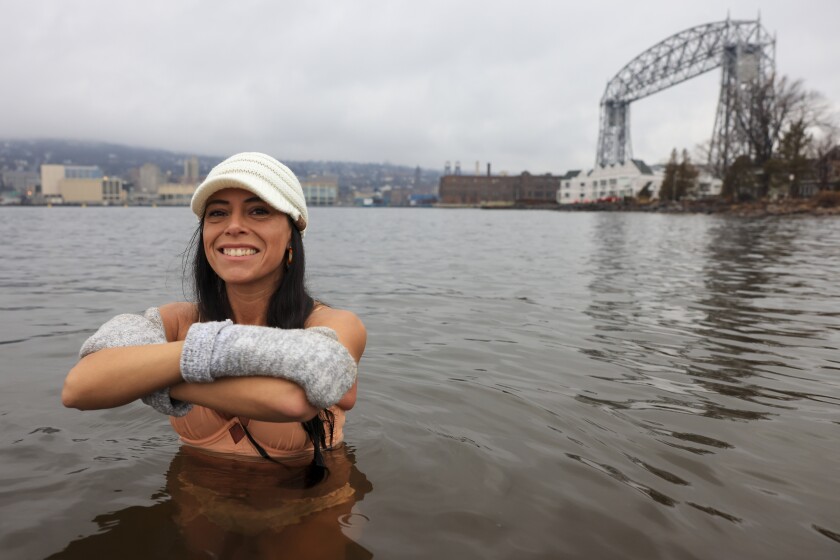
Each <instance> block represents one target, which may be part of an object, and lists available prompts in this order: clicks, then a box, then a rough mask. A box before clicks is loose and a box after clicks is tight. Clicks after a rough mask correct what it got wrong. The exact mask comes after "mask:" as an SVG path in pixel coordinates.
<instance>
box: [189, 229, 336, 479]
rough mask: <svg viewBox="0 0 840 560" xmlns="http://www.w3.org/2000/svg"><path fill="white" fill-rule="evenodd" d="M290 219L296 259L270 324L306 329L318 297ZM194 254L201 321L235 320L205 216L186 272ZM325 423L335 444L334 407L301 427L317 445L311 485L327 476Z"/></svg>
mask: <svg viewBox="0 0 840 560" xmlns="http://www.w3.org/2000/svg"><path fill="white" fill-rule="evenodd" d="M287 218H288V219H289V225H290V226H291V229H292V238H291V243H290V246H291V248H292V255H293V258H292V262H291V263H290V264H287V263H286V262H285V260H284V262H283V263H281V264H280V266H284V267H285V271H284V273H283V279H282V280H281V281H280V285H279V286H277V289H276V290H275V291H274V293H273V294H272V295H271V299H270V300H269V302H268V314H267V317H266V323H267V325H268V326H269V327H276V328H279V329H302V328H304V325H305V323H306V319H307V318H309V315H310V314H311V313H312V310H313V309H314V308H315V300H313V299H312V296H310V295H309V292H308V291H307V289H306V283H305V276H306V274H305V273H306V258H305V257H304V254H303V238H302V236H301V234H300V232H299V231H298V229H297V227H295V225H294V222H292V219H291V218H290V217H288V216H287ZM190 254H192V263H191V265H190V266H191V268H192V280H193V296H194V298H195V302H196V305H197V306H198V320H199V321H224V320H226V319H233V310H232V309H231V307H230V301H229V300H228V295H227V289H226V288H225V281H224V280H222V279H221V278H220V277H219V275H218V274H216V271H215V270H213V267H211V266H210V263H209V262H208V261H207V254H206V253H205V252H204V218H201V221H200V223H199V224H198V228H197V229H196V231H195V233H193V236H192V239H191V240H190V248H189V249H188V251H187V253H185V260H184V268H185V272H186V268H187V266H188V262H189V260H190V259H189V255H190ZM185 276H186V274H185ZM324 423H326V424H327V425H329V429H330V446H332V443H333V430H334V427H335V415H334V414H333V413H332V412H331V411H330V410H328V409H324V410H322V411H321V412H320V413H319V414H318V415H317V416H315V417H313V418H310V419H309V420H307V421H306V422H301V426H303V429H304V431H305V432H306V435H307V436H308V437H309V440H310V441H311V442H312V446H313V448H314V457H313V459H312V463H311V465H310V468H309V471H308V473H307V475H306V478H307V481H308V484H307V485H311V484H316V483H318V482H320V481H321V480H323V479H324V478H325V477H326V475H327V468H326V464H325V462H324V457H323V455H322V454H321V447H327V434H326V430H325V429H324Z"/></svg>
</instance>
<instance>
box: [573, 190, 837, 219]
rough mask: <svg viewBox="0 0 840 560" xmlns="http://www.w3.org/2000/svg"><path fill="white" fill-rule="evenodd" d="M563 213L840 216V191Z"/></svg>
mask: <svg viewBox="0 0 840 560" xmlns="http://www.w3.org/2000/svg"><path fill="white" fill-rule="evenodd" d="M559 210H564V211H596V212H597V211H601V212H662V213H668V214H725V215H732V216H742V217H751V218H754V217H763V216H794V215H810V216H840V192H823V193H820V194H818V195H817V196H815V197H812V198H801V199H794V198H788V199H779V200H756V201H749V202H727V201H725V200H721V199H707V200H686V201H680V202H661V201H652V202H649V203H642V202H596V203H592V204H567V205H563V206H560V207H559Z"/></svg>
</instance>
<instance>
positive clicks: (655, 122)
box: [0, 1, 840, 173]
mask: <svg viewBox="0 0 840 560" xmlns="http://www.w3.org/2000/svg"><path fill="white" fill-rule="evenodd" d="M759 11H760V15H761V21H762V24H763V25H764V26H765V28H766V29H767V30H768V31H769V32H770V33H775V34H776V35H777V50H776V63H777V71H778V72H779V73H780V74H784V75H787V76H789V77H791V78H793V79H802V80H803V81H804V84H805V87H806V88H807V89H811V90H816V91H818V92H820V93H822V94H823V95H824V96H825V98H826V99H827V101H828V102H829V103H830V104H831V105H832V107H833V109H834V110H835V111H836V110H837V108H838V100H840V76H838V75H837V74H836V72H835V71H834V66H835V64H834V63H833V58H834V54H833V53H835V52H838V49H840V38H839V37H838V36H837V34H836V33H835V30H834V22H835V21H837V19H838V16H840V5H837V4H836V2H827V1H826V2H812V3H811V5H810V6H809V7H808V8H807V9H803V8H802V7H797V6H793V5H788V4H786V3H783V2H777V1H773V2H757V3H746V2H734V3H733V2H729V3H725V2H716V1H714V2H708V3H704V4H703V5H679V6H674V5H673V4H672V3H666V2H646V3H644V4H643V5H639V6H635V7H632V8H628V7H626V5H624V4H620V3H617V2H599V3H594V4H592V5H586V6H583V5H575V6H571V7H567V6H563V5H559V4H557V3H551V2H526V3H524V4H521V5H518V6H516V7H514V6H509V5H495V4H492V3H490V4H487V3H475V2H464V3H458V4H457V5H450V4H444V3H434V2H432V3H430V4H423V5H416V4H409V3H401V2H397V3H384V2H362V3H355V4H353V6H343V5H332V4H327V3H314V4H311V3H310V4H307V5H304V6H301V5H287V6H277V5H275V4H273V3H266V2H258V1H252V2H240V3H237V4H223V3H195V2H186V1H177V2H171V3H169V2H166V3H164V2H159V1H154V2H149V3H145V4H143V5H142V6H141V5H134V4H128V5H124V6H123V5H111V4H109V3H105V2H100V1H93V2H84V3H73V2H56V1H45V2H38V3H15V4H11V5H7V6H6V7H4V13H5V14H6V15H7V16H8V17H9V20H8V21H15V22H16V25H14V26H11V27H10V29H9V30H8V31H7V32H6V33H4V34H2V35H0V47H1V48H3V49H4V51H5V52H11V53H17V54H15V55H14V56H7V57H4V59H3V60H2V61H0V75H3V76H4V78H5V81H6V83H7V84H11V87H8V85H7V87H6V88H3V90H2V92H0V122H2V123H3V126H2V129H0V136H3V137H19V138H43V137H54V138H78V139H84V140H95V141H105V142H114V143H119V144H125V145H131V146H141V147H154V148H161V149H168V150H173V151H186V152H193V153H198V154H217V155H220V156H224V155H226V154H229V153H233V152H236V151H241V150H250V149H256V150H260V151H266V152H270V153H272V154H273V155H276V156H277V157H280V158H281V159H289V160H335V161H359V162H389V163H393V164H398V165H407V166H414V165H420V166H422V167H424V168H429V169H442V168H443V166H444V163H445V162H446V161H447V160H448V161H451V162H452V163H453V164H454V162H455V161H460V162H461V166H462V168H463V169H464V170H465V171H468V170H471V169H473V167H474V165H475V162H476V161H479V162H481V167H482V169H483V168H484V166H485V165H486V163H488V162H490V163H492V165H493V169H494V171H495V170H499V171H508V172H510V173H518V172H521V171H523V170H528V171H530V172H532V173H546V172H553V173H563V172H565V171H566V170H569V169H576V168H584V169H585V168H589V167H592V165H593V163H594V160H595V147H596V146H595V145H596V142H597V134H598V114H599V105H598V103H599V100H600V98H601V95H602V94H603V89H604V87H605V85H606V83H607V81H609V79H610V78H612V77H613V76H614V75H615V74H616V73H617V72H618V70H620V69H621V67H622V66H624V64H626V63H627V62H629V61H630V60H631V59H632V58H633V57H635V56H637V55H638V54H640V53H641V52H643V51H645V50H646V49H648V48H649V47H651V46H653V45H654V44H655V43H657V42H659V41H661V40H663V39H665V38H666V37H668V36H670V35H673V34H675V33H678V32H680V31H682V30H684V29H686V28H689V27H693V26H697V25H701V24H704V23H709V22H712V21H720V20H723V19H725V18H726V17H727V13H728V14H729V15H730V16H731V17H732V19H754V18H756V17H757V16H758V12H759ZM719 82H720V73H719V71H713V72H710V73H707V74H705V75H703V76H701V77H699V78H696V79H694V80H691V81H690V82H686V83H685V84H681V85H679V86H677V87H674V88H672V89H669V90H667V91H664V92H661V93H659V94H657V95H655V96H653V97H651V98H647V99H643V100H640V101H638V102H636V103H634V104H633V108H632V109H633V113H632V116H631V119H632V121H631V122H632V129H633V150H634V156H635V157H637V158H641V159H644V160H645V161H647V162H649V163H658V162H661V161H663V160H665V159H667V157H668V155H669V154H670V151H671V148H673V147H676V148H678V149H681V148H688V149H689V150H690V151H691V150H693V149H694V147H695V145H696V144H698V143H701V142H703V141H705V140H707V139H708V138H710V137H711V133H712V128H713V124H714V114H715V108H716V105H717V96H718V88H719Z"/></svg>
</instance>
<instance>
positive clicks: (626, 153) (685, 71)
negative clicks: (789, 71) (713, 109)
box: [596, 19, 775, 168]
mask: <svg viewBox="0 0 840 560" xmlns="http://www.w3.org/2000/svg"><path fill="white" fill-rule="evenodd" d="M719 67H720V68H723V75H722V79H721V91H720V98H719V100H718V111H717V116H716V121H715V130H714V133H713V138H712V149H711V150H710V158H711V159H714V161H710V163H711V164H712V165H713V166H715V167H716V168H725V167H726V166H728V164H729V163H731V162H732V161H733V160H734V158H735V157H737V156H738V155H741V154H742V153H745V151H748V147H747V146H746V138H745V134H744V133H743V131H741V130H740V129H739V126H740V125H739V123H741V122H744V119H740V118H738V117H739V116H740V115H739V112H743V111H745V110H747V107H748V105H749V99H745V96H747V95H748V91H749V87H746V86H748V85H749V84H751V83H756V82H758V81H762V80H766V79H768V78H769V77H770V76H771V75H772V73H773V72H774V70H775V39H774V38H772V37H770V35H769V34H768V33H767V31H766V30H765V29H764V28H763V27H762V26H761V23H760V22H759V21H758V20H755V21H750V20H744V21H736V20H729V19H727V20H725V21H719V22H714V23H707V24H705V25H698V26H696V27H692V28H690V29H686V30H684V31H681V32H680V33H677V34H675V35H672V36H671V37H668V38H667V39H665V40H664V41H661V42H659V43H657V44H656V45H654V46H653V47H651V48H650V49H648V50H646V51H645V52H643V53H642V54H640V55H639V56H637V57H636V58H634V59H633V60H631V61H630V62H628V63H627V64H626V65H625V66H624V67H623V68H622V69H621V70H620V71H619V72H618V73H617V74H616V75H615V77H613V78H612V79H611V80H610V81H609V83H608V84H607V88H606V90H605V91H604V95H603V97H602V98H601V120H600V129H599V133H598V154H597V158H596V164H597V165H600V166H607V165H612V164H616V163H624V162H625V161H627V160H629V159H631V158H632V157H633V154H632V147H631V143H630V104H631V103H632V102H633V101H636V100H638V99H642V98H644V97H648V96H650V95H653V94H655V93H657V92H660V91H662V90H664V89H667V88H669V87H672V86H675V85H677V84H680V83H682V82H685V81H687V80H690V79H691V78H694V77H696V76H699V75H701V74H705V73H706V72H709V71H711V70H714V69H716V68H719Z"/></svg>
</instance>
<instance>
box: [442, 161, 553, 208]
mask: <svg viewBox="0 0 840 560" xmlns="http://www.w3.org/2000/svg"><path fill="white" fill-rule="evenodd" d="M476 167H477V166H476ZM560 180H561V177H560V176H557V175H551V174H550V173H546V174H545V175H532V174H531V173H528V172H527V171H525V172H523V173H522V174H520V175H493V174H492V173H491V172H490V164H488V165H487V174H486V175H479V174H478V173H477V172H476V174H475V175H462V174H461V167H460V164H456V166H455V171H454V173H453V172H452V171H451V169H450V167H449V164H448V162H447V165H446V172H445V174H444V175H443V176H442V177H441V178H440V186H439V189H438V199H439V201H440V204H441V205H445V206H485V207H505V206H517V205H520V206H531V205H553V204H554V203H555V202H556V196H557V190H558V189H559V188H560Z"/></svg>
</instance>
